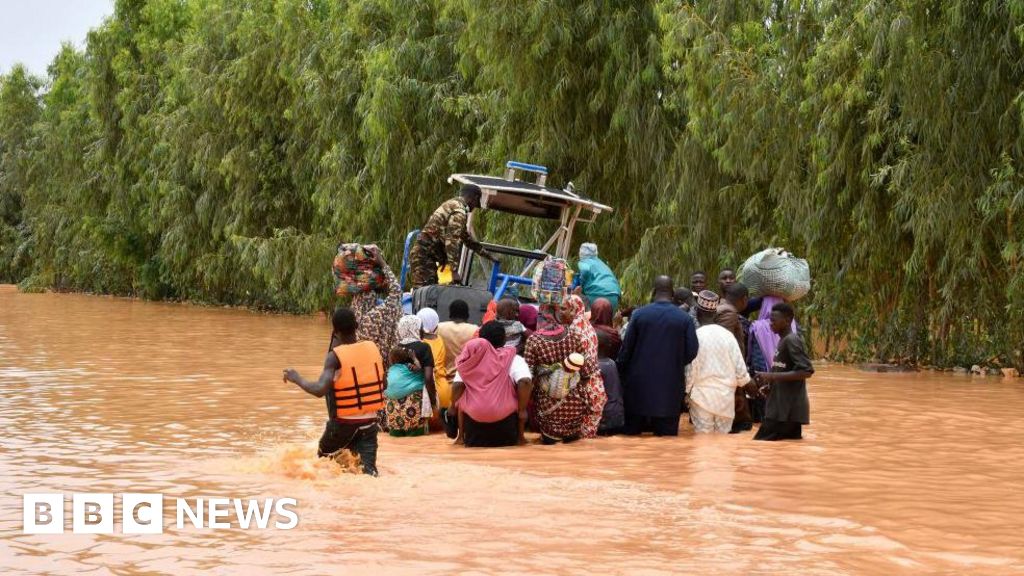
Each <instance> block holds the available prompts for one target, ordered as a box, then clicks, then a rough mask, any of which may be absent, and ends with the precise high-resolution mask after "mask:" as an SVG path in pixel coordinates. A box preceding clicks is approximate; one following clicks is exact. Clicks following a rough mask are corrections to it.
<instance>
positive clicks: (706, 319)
mask: <svg viewBox="0 0 1024 576" xmlns="http://www.w3.org/2000/svg"><path fill="white" fill-rule="evenodd" d="M718 305H719V298H718V295H717V294H715V293H714V292H711V291H710V290H705V291H703V292H701V293H700V294H698V295H697V316H698V317H699V318H700V328H698V329H697V341H698V343H699V344H700V345H699V348H698V352H697V357H696V358H695V359H694V360H693V363H691V364H690V365H689V366H687V368H686V394H687V397H688V399H689V403H690V419H691V420H692V421H693V429H694V431H696V432H697V433H698V434H707V433H718V434H726V433H728V432H730V431H731V429H732V422H733V418H734V416H735V404H736V402H735V400H736V390H737V389H738V388H739V387H740V386H743V385H744V384H746V383H747V382H749V381H750V374H749V373H747V364H746V362H744V361H743V354H742V353H740V345H739V343H738V342H737V341H736V338H735V337H734V336H733V334H732V333H731V332H730V331H729V330H727V329H726V328H724V327H722V326H720V325H718V324H715V313H716V311H717V310H718ZM745 400H746V399H745V398H744V401H745Z"/></svg>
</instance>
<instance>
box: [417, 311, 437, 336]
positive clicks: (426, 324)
mask: <svg viewBox="0 0 1024 576" xmlns="http://www.w3.org/2000/svg"><path fill="white" fill-rule="evenodd" d="M416 316H417V317H418V318H419V319H420V322H422V323H423V331H424V332H426V333H427V334H433V333H434V332H436V331H437V325H438V323H440V321H441V319H440V318H438V316H437V311H435V310H434V309H433V308H421V309H420V311H419V312H417V313H416Z"/></svg>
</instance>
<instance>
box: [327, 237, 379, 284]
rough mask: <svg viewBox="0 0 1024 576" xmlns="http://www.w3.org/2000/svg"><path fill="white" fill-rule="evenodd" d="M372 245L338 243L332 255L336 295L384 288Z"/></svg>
mask: <svg viewBox="0 0 1024 576" xmlns="http://www.w3.org/2000/svg"><path fill="white" fill-rule="evenodd" d="M373 248H374V247H372V246H363V245H362V244H340V245H339V246H338V255H337V256H335V257H334V265H333V266H332V271H333V272H334V292H335V293H336V294H337V295H338V296H344V295H346V294H360V293H362V292H370V291H372V290H381V289H383V288H384V283H385V280H384V271H383V270H381V268H380V266H379V265H378V264H377V259H376V257H375V256H374V253H373Z"/></svg>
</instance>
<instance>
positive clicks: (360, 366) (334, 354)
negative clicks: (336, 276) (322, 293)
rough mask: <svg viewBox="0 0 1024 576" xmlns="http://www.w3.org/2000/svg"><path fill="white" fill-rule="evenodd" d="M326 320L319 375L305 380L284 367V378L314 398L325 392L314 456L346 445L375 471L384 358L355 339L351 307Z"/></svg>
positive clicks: (333, 452) (332, 453)
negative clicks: (327, 345)
mask: <svg viewBox="0 0 1024 576" xmlns="http://www.w3.org/2000/svg"><path fill="white" fill-rule="evenodd" d="M331 324H332V328H333V332H332V334H331V349H330V350H328V351H327V357H326V358H325V359H324V369H323V371H322V372H321V373H320V378H319V379H318V380H306V379H305V378H303V377H302V375H300V374H299V373H298V372H297V371H296V370H294V369H292V368H288V369H287V370H285V371H284V380H285V382H293V383H295V384H298V386H299V387H300V388H302V389H303V390H305V391H306V392H308V393H310V394H312V395H313V396H316V397H317V398H323V397H325V396H326V397H327V425H326V427H325V428H324V433H323V436H321V437H320V446H319V449H318V450H317V456H319V457H321V458H332V457H335V456H337V455H338V453H340V452H341V451H342V450H348V451H350V452H352V453H353V454H358V455H359V459H360V462H361V464H362V466H363V472H364V473H365V474H369V475H371V476H376V475H377V411H378V410H381V409H383V408H384V374H385V372H384V360H383V359H382V358H381V355H380V351H379V350H377V345H376V344H374V343H373V342H371V341H369V340H357V339H356V329H357V328H358V326H359V323H358V322H357V321H356V315H355V313H353V312H352V310H351V309H349V308H338V309H337V310H335V311H334V316H333V317H332V318H331Z"/></svg>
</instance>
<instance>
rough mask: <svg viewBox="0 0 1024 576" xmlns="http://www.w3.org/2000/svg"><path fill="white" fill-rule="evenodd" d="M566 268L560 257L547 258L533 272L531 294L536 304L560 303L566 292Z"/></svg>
mask: <svg viewBox="0 0 1024 576" xmlns="http://www.w3.org/2000/svg"><path fill="white" fill-rule="evenodd" d="M566 270H568V266H567V265H566V263H565V260H562V259H561V258H548V259H547V260H545V261H544V262H543V263H541V264H540V265H539V266H537V270H536V271H535V272H534V273H533V296H534V298H536V299H537V303H538V304H561V303H562V300H564V299H565V293H566V284H567V283H566Z"/></svg>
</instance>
